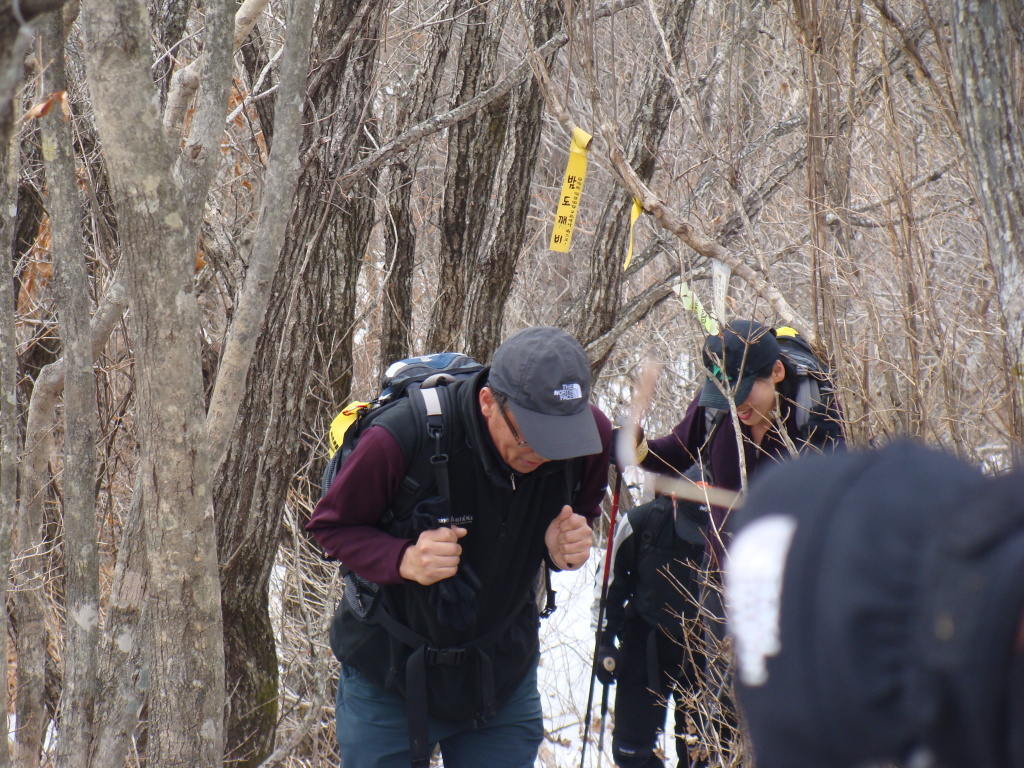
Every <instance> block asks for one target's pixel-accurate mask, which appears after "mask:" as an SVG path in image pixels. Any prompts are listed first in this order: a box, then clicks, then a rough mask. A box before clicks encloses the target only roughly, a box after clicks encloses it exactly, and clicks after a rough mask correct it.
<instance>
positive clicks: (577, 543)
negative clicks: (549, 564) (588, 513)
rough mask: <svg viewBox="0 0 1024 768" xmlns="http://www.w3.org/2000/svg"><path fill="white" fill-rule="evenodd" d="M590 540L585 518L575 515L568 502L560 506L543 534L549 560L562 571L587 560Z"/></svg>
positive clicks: (591, 537)
mask: <svg viewBox="0 0 1024 768" xmlns="http://www.w3.org/2000/svg"><path fill="white" fill-rule="evenodd" d="M592 541H593V533H592V532H591V530H590V526H589V525H587V518H585V517H584V516H583V515H577V514H576V513H575V512H573V511H572V507H570V506H569V505H568V504H566V505H565V506H564V507H562V511H561V513H560V514H559V515H558V517H556V518H555V519H554V520H552V521H551V525H549V526H548V530H547V532H545V534H544V543H545V544H546V545H547V548H548V554H549V555H550V556H551V560H552V561H553V562H554V563H555V565H557V566H558V567H559V568H561V569H562V570H563V571H575V570H576V569H577V568H579V567H580V566H582V565H583V564H584V563H585V562H587V558H589V557H590V548H591V545H592Z"/></svg>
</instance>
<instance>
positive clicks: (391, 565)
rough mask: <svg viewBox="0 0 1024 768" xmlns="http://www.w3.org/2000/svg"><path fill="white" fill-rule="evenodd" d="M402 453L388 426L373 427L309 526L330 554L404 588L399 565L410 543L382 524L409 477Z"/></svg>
mask: <svg viewBox="0 0 1024 768" xmlns="http://www.w3.org/2000/svg"><path fill="white" fill-rule="evenodd" d="M406 469H407V464H406V460H405V456H404V455H403V454H402V449H401V448H400V447H399V445H398V443H397V442H395V439H394V438H393V437H392V436H391V434H390V433H389V432H388V431H387V430H386V429H384V428H383V427H379V426H378V427H370V428H369V429H367V430H366V432H365V434H363V435H362V436H361V437H360V438H359V444H358V445H357V446H356V448H355V450H354V451H352V454H351V455H350V456H349V457H348V458H347V459H346V460H345V463H344V464H343V465H342V467H341V470H340V471H339V472H338V475H337V477H335V478H334V483H333V484H332V485H331V487H330V490H328V491H327V493H326V494H325V495H324V497H323V498H322V499H320V502H319V503H318V504H317V505H316V509H314V510H313V516H312V518H311V519H310V521H309V523H308V524H307V525H306V530H308V531H310V532H311V533H312V534H313V536H314V537H315V538H316V540H317V541H318V542H319V543H320V546H321V547H323V548H324V551H325V552H326V553H327V554H329V555H330V556H331V557H334V558H336V559H337V560H338V561H339V562H341V563H343V564H344V565H346V566H348V567H349V568H351V569H352V570H353V571H355V572H356V573H358V574H359V575H360V576H362V577H363V578H365V579H369V580H370V581H373V582H376V583H377V584H401V583H404V581H405V580H404V579H403V578H402V577H401V576H400V575H399V572H398V566H399V564H400V563H401V562H402V555H403V554H404V553H405V549H406V547H408V546H409V545H410V544H412V541H410V540H409V539H398V538H395V537H394V536H391V535H390V534H388V533H385V532H384V531H382V530H381V529H380V528H378V527H377V524H378V523H379V522H380V519H381V518H382V517H383V516H384V513H385V511H386V510H387V508H388V505H389V504H390V503H391V499H392V498H394V496H395V494H396V493H397V492H398V487H399V485H400V484H401V482H402V478H404V477H405V472H406Z"/></svg>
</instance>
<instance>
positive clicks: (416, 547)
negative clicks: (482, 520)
mask: <svg viewBox="0 0 1024 768" xmlns="http://www.w3.org/2000/svg"><path fill="white" fill-rule="evenodd" d="M465 535H466V529H465V528H459V527H458V526H452V527H451V528H434V529H432V530H429V531H423V532H422V533H421V534H420V537H419V539H417V540H416V543H415V544H413V545H412V546H411V547H406V550H405V552H404V553H403V554H402V562H401V564H400V565H399V566H398V572H399V574H401V576H402V578H403V579H408V580H409V581H415V582H416V583H418V584H422V585H423V586H428V585H430V584H433V583H435V582H438V581H441V580H442V579H447V578H449V577H451V576H454V575H455V574H456V572H457V571H458V570H459V561H460V559H461V558H462V545H461V544H459V539H461V538H462V537H463V536H465Z"/></svg>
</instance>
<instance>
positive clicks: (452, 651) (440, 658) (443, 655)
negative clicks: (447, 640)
mask: <svg viewBox="0 0 1024 768" xmlns="http://www.w3.org/2000/svg"><path fill="white" fill-rule="evenodd" d="M423 659H424V661H426V663H427V664H428V665H430V666H440V667H457V666H459V665H460V664H465V663H466V649H465V648H437V647H435V646H432V645H428V646H427V647H426V649H425V653H424V654H423Z"/></svg>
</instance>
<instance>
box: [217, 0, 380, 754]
mask: <svg viewBox="0 0 1024 768" xmlns="http://www.w3.org/2000/svg"><path fill="white" fill-rule="evenodd" d="M384 10H385V8H384V4H381V3H377V2H369V1H368V0H335V2H333V3H332V2H328V3H324V4H323V6H322V7H321V9H320V16H319V22H318V24H317V27H318V29H319V30H321V35H320V36H319V37H318V38H317V39H316V40H315V42H314V52H313V54H312V64H313V67H314V69H317V70H318V71H319V73H320V75H321V77H319V78H318V79H317V83H318V85H317V86H316V87H315V88H314V89H313V90H311V91H310V93H309V94H308V101H307V105H308V107H309V109H311V110H312V115H321V116H325V117H326V118H327V119H325V120H322V121H317V120H314V119H310V117H309V113H307V119H306V120H305V121H304V123H305V125H306V126H307V133H306V136H305V138H304V140H303V145H302V149H301V152H300V155H301V156H302V157H303V158H305V163H304V166H303V168H302V171H301V174H300V179H299V184H298V193H297V195H296V198H295V204H294V208H292V209H291V211H292V218H291V222H290V224H289V228H288V232H287V236H286V239H285V242H284V248H283V254H284V255H283V257H282V258H281V260H280V266H279V268H278V270H277V273H276V275H275V276H274V280H273V283H272V284H271V286H270V296H271V301H270V307H269V312H268V313H267V316H266V319H265V321H264V323H263V327H262V331H261V333H260V337H259V341H258V343H257V346H256V351H255V356H254V358H253V364H252V368H251V370H250V374H249V378H248V380H247V382H246V391H245V397H244V400H243V402H242V406H241V409H240V412H241V413H244V414H246V417H245V419H244V420H239V422H237V423H236V424H235V426H234V428H233V431H232V436H231V441H230V444H229V446H228V453H227V457H226V460H225V462H224V465H223V466H222V468H221V473H220V475H219V476H218V481H217V483H216V484H215V491H214V496H215V498H214V501H215V504H216V508H217V523H218V546H219V551H220V562H221V585H222V606H223V615H224V643H225V654H226V665H227V666H226V675H227V690H228V695H229V700H228V717H227V726H226V729H227V731H226V738H227V745H226V749H227V752H226V754H227V758H228V760H229V761H230V762H231V763H232V764H236V765H241V766H255V765H258V764H259V763H260V762H261V761H262V760H263V759H264V758H265V757H266V756H267V755H268V754H270V752H271V751H272V750H273V745H274V734H275V729H276V726H277V704H278V661H277V656H276V652H275V642H274V635H273V628H272V625H271V621H270V610H269V602H268V600H269V596H268V582H269V578H270V571H271V567H272V566H273V563H274V555H275V553H276V551H277V548H278V544H279V536H280V531H281V520H282V515H283V512H284V509H285V504H286V497H287V494H288V489H289V486H290V483H291V477H292V474H293V473H294V472H295V469H296V466H297V463H298V462H297V460H296V456H297V455H298V454H299V452H300V447H301V436H302V432H303V429H304V428H305V427H306V425H307V424H309V423H310V421H311V419H312V417H313V414H314V412H315V409H316V408H317V400H316V399H315V398H310V397H305V396H304V394H303V393H305V392H307V391H309V389H310V387H311V385H312V383H313V380H314V379H313V376H314V372H316V371H322V370H324V369H325V368H326V367H327V358H328V356H329V355H328V353H327V352H326V351H325V347H326V346H331V347H332V348H335V347H336V348H337V349H339V350H341V351H340V352H335V359H337V356H338V355H339V354H340V355H341V356H342V357H343V358H345V359H347V360H348V361H349V363H348V365H347V370H343V371H342V373H341V374H339V378H341V379H342V383H341V385H340V386H341V387H343V388H344V389H345V391H347V387H348V386H349V382H350V380H351V362H350V361H351V346H352V339H351V336H350V335H349V334H347V333H346V329H350V328H351V326H352V322H353V318H354V315H355V285H356V279H357V278H358V270H359V266H360V265H361V263H362V257H363V254H364V252H365V248H366V242H367V238H368V236H369V231H370V228H371V227H372V223H373V216H372V200H370V199H369V197H368V192H369V189H370V187H369V186H364V185H359V186H357V187H356V188H355V189H354V190H353V194H352V195H351V196H350V197H349V198H348V199H347V200H341V199H339V198H337V197H336V196H335V194H334V193H335V189H336V186H335V184H334V183H333V182H334V180H335V179H336V178H337V177H338V176H339V175H340V174H341V173H342V172H343V171H344V169H345V168H346V167H347V166H349V165H351V164H352V163H353V162H354V161H355V159H356V158H357V157H358V155H359V153H360V152H361V151H362V150H363V142H364V141H367V140H368V139H367V138H366V134H365V126H364V125H363V124H364V123H365V121H366V119H367V117H366V116H367V111H368V109H369V94H370V87H369V86H370V84H371V83H372V81H373V79H374V76H375V69H376V62H377V45H378V43H379V37H380V30H381V24H382V23H383V19H384V13H383V11H384ZM328 20H329V22H328ZM341 40H350V41H351V42H350V43H347V44H345V45H343V46H341V48H340V49H339V48H338V44H339V41H341ZM279 103H284V102H283V101H280V100H279ZM324 137H329V138H330V141H323V140H322V139H323V138H324ZM353 138H354V139H355V141H353ZM282 140H283V137H282V136H281V135H278V139H277V143H278V144H279V145H280V143H281V142H282ZM339 282H340V284H339ZM339 297H341V301H342V302H343V303H342V304H340V305H339V304H338V303H336V302H337V301H338V300H339ZM254 436H259V437H258V439H254Z"/></svg>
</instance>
